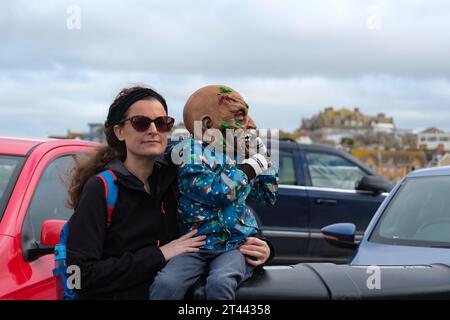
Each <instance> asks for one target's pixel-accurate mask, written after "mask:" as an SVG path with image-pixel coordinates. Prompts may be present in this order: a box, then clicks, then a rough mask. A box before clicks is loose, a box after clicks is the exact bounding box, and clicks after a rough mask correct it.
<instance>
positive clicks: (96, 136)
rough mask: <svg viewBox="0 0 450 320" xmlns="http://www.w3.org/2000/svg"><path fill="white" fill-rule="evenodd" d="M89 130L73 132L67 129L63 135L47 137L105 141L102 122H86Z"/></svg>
mask: <svg viewBox="0 0 450 320" xmlns="http://www.w3.org/2000/svg"><path fill="white" fill-rule="evenodd" d="M88 126H89V132H74V131H71V130H67V134H66V135H65V136H60V135H51V136H49V138H53V139H79V140H89V141H94V142H99V143H103V142H105V141H106V137H105V134H104V132H103V124H102V123H88Z"/></svg>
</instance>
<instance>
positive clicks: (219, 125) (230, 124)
mask: <svg viewBox="0 0 450 320" xmlns="http://www.w3.org/2000/svg"><path fill="white" fill-rule="evenodd" d="M247 114H248V105H247V103H246V102H245V101H244V99H243V98H242V97H241V95H240V94H239V93H238V92H237V91H235V90H233V89H231V88H229V87H227V86H221V85H211V86H206V87H203V88H200V89H199V90H197V91H196V92H194V93H193V94H192V95H191V96H190V97H189V99H188V101H187V102H186V105H185V106H184V111H183V120H184V125H185V126H186V129H187V130H189V132H190V133H193V132H194V121H201V123H202V129H203V131H205V130H208V129H211V128H214V129H219V130H221V131H222V132H224V131H225V130H226V129H244V128H245V126H246V124H247V123H248V119H247Z"/></svg>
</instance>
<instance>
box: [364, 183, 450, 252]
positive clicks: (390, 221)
mask: <svg viewBox="0 0 450 320" xmlns="http://www.w3.org/2000/svg"><path fill="white" fill-rule="evenodd" d="M449 186H450V177H421V178H409V179H407V180H405V181H404V182H403V183H402V185H401V187H400V189H399V190H398V191H397V193H396V194H395V196H394V198H393V199H392V200H391V201H390V203H389V206H388V207H387V208H386V210H385V211H384V212H383V215H382V218H381V219H380V222H379V223H378V225H377V227H376V228H375V230H374V232H373V234H372V235H371V238H370V241H374V242H381V243H388V244H400V245H415V246H441V245H443V246H450V211H449V208H450V197H449V196H448V190H449Z"/></svg>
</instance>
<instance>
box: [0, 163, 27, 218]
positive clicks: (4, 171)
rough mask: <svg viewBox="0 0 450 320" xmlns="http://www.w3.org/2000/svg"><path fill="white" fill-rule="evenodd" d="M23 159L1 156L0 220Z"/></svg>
mask: <svg viewBox="0 0 450 320" xmlns="http://www.w3.org/2000/svg"><path fill="white" fill-rule="evenodd" d="M22 161H23V157H15V156H7V155H0V220H1V218H2V215H3V212H4V210H5V208H6V204H7V202H8V200H9V197H10V192H11V191H12V188H13V186H14V184H15V183H16V179H17V175H18V170H19V169H20V168H19V167H20V164H21V163H22Z"/></svg>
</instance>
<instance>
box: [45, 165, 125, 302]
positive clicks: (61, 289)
mask: <svg viewBox="0 0 450 320" xmlns="http://www.w3.org/2000/svg"><path fill="white" fill-rule="evenodd" d="M97 177H99V178H100V179H101V180H102V181H103V185H104V187H105V198H106V208H107V223H106V227H107V228H109V227H110V225H111V218H112V213H113V210H114V206H115V205H116V201H117V192H118V188H117V184H116V181H117V177H116V175H115V174H114V173H113V172H112V171H111V170H105V171H103V172H101V173H99V174H98V175H97ZM68 233H69V227H68V223H67V222H66V223H65V224H64V225H63V227H62V229H61V234H60V237H59V243H58V244H57V245H56V246H55V258H54V261H55V268H54V269H53V276H54V277H55V278H56V296H57V299H58V300H74V299H75V292H74V291H73V290H72V289H70V288H69V287H68V286H67V277H68V274H67V267H68V266H67V264H66V257H67V255H66V242H67V236H68Z"/></svg>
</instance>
